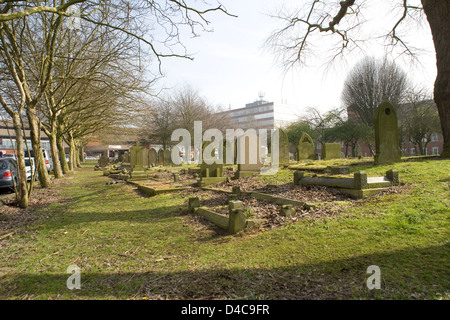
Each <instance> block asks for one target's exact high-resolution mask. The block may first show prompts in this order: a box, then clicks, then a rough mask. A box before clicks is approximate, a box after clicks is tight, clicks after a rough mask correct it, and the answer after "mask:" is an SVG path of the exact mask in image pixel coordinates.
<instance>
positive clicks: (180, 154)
mask: <svg viewBox="0 0 450 320" xmlns="http://www.w3.org/2000/svg"><path fill="white" fill-rule="evenodd" d="M172 153H175V154H176V155H178V157H180V162H179V163H178V164H177V163H175V162H174V159H172ZM183 160H184V159H183V157H182V153H181V149H180V148H178V147H176V146H175V147H173V149H172V150H171V151H170V161H171V165H172V166H181V165H183Z"/></svg>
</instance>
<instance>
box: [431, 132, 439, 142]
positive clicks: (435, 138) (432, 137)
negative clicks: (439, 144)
mask: <svg viewBox="0 0 450 320" xmlns="http://www.w3.org/2000/svg"><path fill="white" fill-rule="evenodd" d="M438 138H439V137H438V134H437V133H433V134H432V135H431V141H433V142H436V141H438V140H439V139H438Z"/></svg>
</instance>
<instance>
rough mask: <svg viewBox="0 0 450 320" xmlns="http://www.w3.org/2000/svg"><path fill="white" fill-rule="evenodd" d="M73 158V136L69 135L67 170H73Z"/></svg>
mask: <svg viewBox="0 0 450 320" xmlns="http://www.w3.org/2000/svg"><path fill="white" fill-rule="evenodd" d="M74 160H75V142H74V140H73V137H72V136H71V135H69V170H70V171H73V169H74Z"/></svg>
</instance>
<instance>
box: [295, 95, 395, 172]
mask: <svg viewBox="0 0 450 320" xmlns="http://www.w3.org/2000/svg"><path fill="white" fill-rule="evenodd" d="M374 120H375V148H376V153H375V163H377V164H382V163H391V162H399V161H400V159H401V151H400V147H399V132H398V120H397V114H396V112H395V109H394V107H393V106H392V105H391V104H390V103H389V102H384V103H382V104H381V105H380V106H378V108H377V109H376V111H375V116H374ZM314 149H315V147H314V141H313V140H312V139H311V137H310V136H309V135H308V134H307V133H304V134H303V135H302V137H301V138H300V140H299V142H298V144H297V161H299V160H306V159H314ZM359 153H361V150H359ZM337 158H341V145H340V144H339V143H325V144H324V145H323V148H322V159H324V160H329V159H337Z"/></svg>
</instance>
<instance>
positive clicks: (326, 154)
mask: <svg viewBox="0 0 450 320" xmlns="http://www.w3.org/2000/svg"><path fill="white" fill-rule="evenodd" d="M296 149H297V159H296V160H297V161H300V160H314V159H315V152H314V151H315V145H314V141H313V139H312V138H311V137H310V136H309V134H307V133H304V134H303V135H302V136H301V138H300V140H299V141H298V144H297V147H296ZM340 157H341V144H340V143H324V144H323V147H322V159H323V160H331V159H339V158H340Z"/></svg>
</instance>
